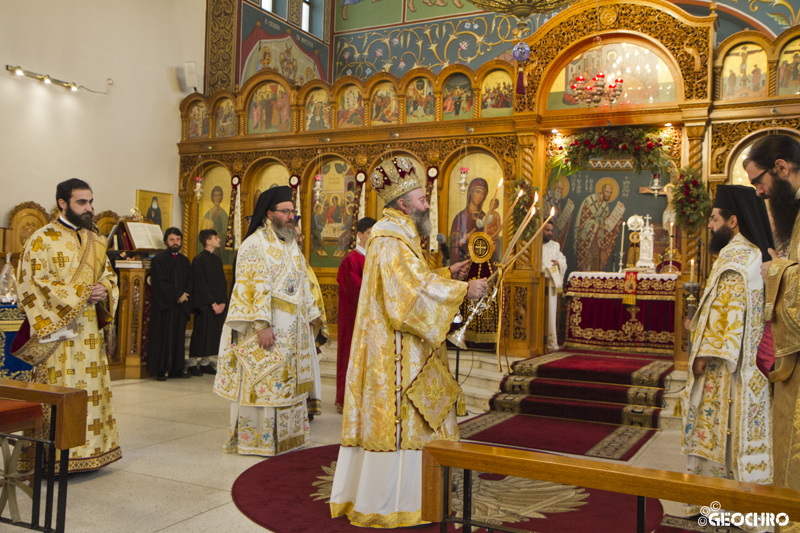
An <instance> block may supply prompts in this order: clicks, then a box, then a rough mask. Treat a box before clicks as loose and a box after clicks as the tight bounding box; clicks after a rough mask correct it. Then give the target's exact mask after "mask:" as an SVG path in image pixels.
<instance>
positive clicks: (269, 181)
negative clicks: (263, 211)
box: [250, 163, 289, 212]
mask: <svg viewBox="0 0 800 533" xmlns="http://www.w3.org/2000/svg"><path fill="white" fill-rule="evenodd" d="M279 185H289V169H287V168H286V167H285V166H283V165H281V164H278V163H273V164H271V165H267V166H266V167H264V168H263V169H262V170H261V171H260V172H259V173H258V174H256V176H255V177H254V179H253V188H252V189H250V190H251V191H253V198H252V202H251V203H250V206H251V207H250V211H251V212H252V210H253V209H255V205H256V202H257V201H258V197H259V195H260V194H261V193H262V192H264V191H266V190H268V189H272V188H273V187H277V186H279Z"/></svg>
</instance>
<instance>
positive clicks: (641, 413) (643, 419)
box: [622, 405, 661, 429]
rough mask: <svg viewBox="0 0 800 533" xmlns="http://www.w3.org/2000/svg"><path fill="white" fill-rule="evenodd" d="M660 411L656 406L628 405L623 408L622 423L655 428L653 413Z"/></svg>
mask: <svg viewBox="0 0 800 533" xmlns="http://www.w3.org/2000/svg"><path fill="white" fill-rule="evenodd" d="M659 411H661V409H658V408H655V407H641V406H639V405H626V406H625V408H624V409H623V410H622V425H624V426H634V427H639V428H648V429H653V415H654V414H657V413H658V412H659Z"/></svg>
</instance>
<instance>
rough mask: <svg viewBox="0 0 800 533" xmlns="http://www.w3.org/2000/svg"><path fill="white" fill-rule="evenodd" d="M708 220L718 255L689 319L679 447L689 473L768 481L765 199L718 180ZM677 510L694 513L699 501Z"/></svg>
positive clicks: (768, 233) (769, 424)
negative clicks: (760, 361) (761, 364)
mask: <svg viewBox="0 0 800 533" xmlns="http://www.w3.org/2000/svg"><path fill="white" fill-rule="evenodd" d="M708 227H709V229H710V230H711V241H710V243H709V250H710V251H712V252H716V253H719V257H718V259H717V260H716V262H715V263H714V266H713V267H712V269H711V272H710V273H709V275H708V280H707V282H706V288H705V291H704V292H703V296H702V297H701V299H700V302H699V305H698V311H697V314H696V315H695V317H694V319H693V320H692V324H691V330H692V351H691V354H690V358H689V368H690V370H691V372H689V376H688V379H687V381H686V388H685V389H684V393H683V397H682V398H681V401H682V402H683V405H684V410H683V439H682V449H681V451H682V452H683V454H685V455H687V456H688V457H687V472H688V473H690V474H698V475H704V476H709V477H717V478H722V479H735V480H737V481H747V482H750V483H760V484H763V485H769V484H771V483H772V478H773V468H772V417H771V413H770V411H771V409H770V408H771V401H770V400H771V398H770V393H769V383H768V381H767V378H766V376H765V375H764V374H762V373H761V371H760V370H759V369H758V366H757V364H756V356H757V352H758V346H759V344H760V342H761V336H762V334H763V331H764V320H763V317H762V312H763V307H764V285H763V281H762V279H761V272H760V268H761V263H762V258H763V256H767V257H769V255H768V250H769V248H770V247H771V246H773V243H772V234H771V231H770V228H769V219H768V217H767V209H766V205H765V203H764V201H763V200H762V199H760V198H758V197H757V196H756V193H755V191H754V190H753V189H752V188H750V187H744V186H739V185H720V186H718V187H717V193H716V197H715V199H714V207H713V209H712V212H711V217H710V222H709V225H708ZM684 512H685V514H686V515H687V516H691V515H695V514H698V513H699V512H700V506H699V505H687V506H686V507H685V509H684ZM742 527H743V528H744V527H745V526H742ZM761 529H763V528H757V529H755V528H754V529H752V531H760V530H761ZM746 531H751V529H746Z"/></svg>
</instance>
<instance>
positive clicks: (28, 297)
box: [21, 291, 36, 309]
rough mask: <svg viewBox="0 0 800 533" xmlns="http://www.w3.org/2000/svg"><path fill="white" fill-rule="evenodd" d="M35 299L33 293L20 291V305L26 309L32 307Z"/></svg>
mask: <svg viewBox="0 0 800 533" xmlns="http://www.w3.org/2000/svg"><path fill="white" fill-rule="evenodd" d="M34 300H36V295H35V294H28V292H27V291H25V292H23V293H22V300H21V301H22V305H24V306H25V307H27V308H28V309H33V301H34Z"/></svg>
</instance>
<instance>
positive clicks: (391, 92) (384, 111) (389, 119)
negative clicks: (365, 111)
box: [369, 81, 400, 126]
mask: <svg viewBox="0 0 800 533" xmlns="http://www.w3.org/2000/svg"><path fill="white" fill-rule="evenodd" d="M370 105H371V106H372V112H371V113H370V119H369V120H370V124H371V125H373V126H380V125H381V124H399V123H400V119H399V110H398V106H397V90H396V89H395V88H394V84H393V83H391V82H388V81H385V82H383V83H379V84H378V85H377V86H376V87H375V90H374V92H373V93H372V99H371V104H370Z"/></svg>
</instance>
